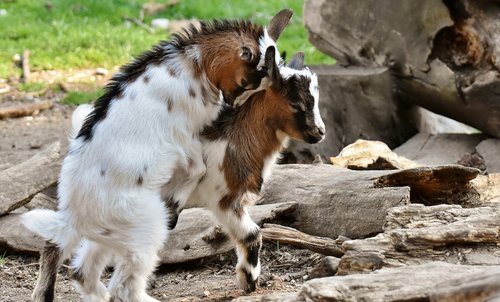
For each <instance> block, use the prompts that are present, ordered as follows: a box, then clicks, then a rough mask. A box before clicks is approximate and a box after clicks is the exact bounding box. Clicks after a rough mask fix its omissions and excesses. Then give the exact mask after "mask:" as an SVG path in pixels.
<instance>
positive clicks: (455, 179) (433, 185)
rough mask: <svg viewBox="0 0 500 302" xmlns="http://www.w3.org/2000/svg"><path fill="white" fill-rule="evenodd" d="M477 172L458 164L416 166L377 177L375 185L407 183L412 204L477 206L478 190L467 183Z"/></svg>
mask: <svg viewBox="0 0 500 302" xmlns="http://www.w3.org/2000/svg"><path fill="white" fill-rule="evenodd" d="M479 172H480V171H479V170H478V169H475V168H469V167H464V166H461V165H447V166H438V167H418V168H413V169H406V170H401V171H397V172H394V173H391V174H387V175H383V176H380V177H379V178H377V180H376V181H375V187H386V186H390V187H393V186H409V187H410V188H411V197H410V198H411V201H412V202H413V203H423V204H426V205H435V204H443V203H450V204H462V205H467V206H472V205H479V204H480V203H481V202H480V200H479V193H478V192H477V191H476V190H475V189H474V188H473V187H472V186H471V185H470V184H469V181H471V180H472V179H474V178H476V176H477V175H478V174H479Z"/></svg>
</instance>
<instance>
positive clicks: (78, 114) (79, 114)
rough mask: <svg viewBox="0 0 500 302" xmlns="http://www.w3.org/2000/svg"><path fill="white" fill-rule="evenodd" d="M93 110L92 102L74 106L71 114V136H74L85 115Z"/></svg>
mask: <svg viewBox="0 0 500 302" xmlns="http://www.w3.org/2000/svg"><path fill="white" fill-rule="evenodd" d="M93 110H94V106H93V105H92V104H83V105H80V106H78V107H76V109H75V111H73V114H72V115H71V136H70V137H71V138H74V137H76V135H77V134H78V132H79V131H80V129H81V128H82V125H83V123H84V122H85V119H86V118H87V116H88V115H89V114H90V113H91V112H92V111H93Z"/></svg>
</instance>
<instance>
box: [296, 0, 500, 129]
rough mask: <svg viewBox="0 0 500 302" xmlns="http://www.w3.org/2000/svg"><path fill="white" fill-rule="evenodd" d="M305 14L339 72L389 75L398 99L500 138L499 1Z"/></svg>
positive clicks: (336, 7) (339, 5)
mask: <svg viewBox="0 0 500 302" xmlns="http://www.w3.org/2000/svg"><path fill="white" fill-rule="evenodd" d="M395 11H397V12H398V13H397V14H395V13H394V12H395ZM303 13H304V21H305V25H306V27H307V28H308V30H309V32H310V35H309V36H310V40H311V42H312V43H313V44H314V45H315V46H316V47H318V48H319V49H320V50H321V51H323V52H325V53H326V54H330V55H332V57H334V58H335V59H337V61H338V64H340V65H343V66H362V67H372V68H376V67H387V68H389V69H390V71H391V74H392V76H393V79H394V81H395V86H396V89H394V92H395V94H396V96H397V97H398V98H400V99H402V100H404V101H406V102H411V103H414V104H417V105H419V106H422V107H424V108H426V109H429V110H431V111H433V112H435V113H439V114H441V115H445V116H447V117H450V118H452V119H455V120H457V121H460V122H463V123H465V124H468V125H470V126H473V127H474V128H476V129H479V130H481V132H483V133H486V134H488V135H490V136H493V137H496V138H500V119H499V118H498V116H500V102H498V101H497V100H498V85H499V84H500V76H499V75H500V71H499V70H500V68H499V66H500V62H499V60H496V59H495V58H498V57H500V44H499V43H498V41H500V30H499V29H500V25H499V23H498V22H497V18H498V15H499V14H500V7H499V6H498V5H497V1H474V0H456V1H433V0H412V1H399V2H397V1H393V2H390V4H389V3H385V4H384V5H381V4H380V1H377V0H369V1H363V2H362V3H357V2H350V3H349V4H346V3H345V2H344V1H339V0H333V1H332V0H307V1H305V3H304V12H303ZM361 21H362V22H361Z"/></svg>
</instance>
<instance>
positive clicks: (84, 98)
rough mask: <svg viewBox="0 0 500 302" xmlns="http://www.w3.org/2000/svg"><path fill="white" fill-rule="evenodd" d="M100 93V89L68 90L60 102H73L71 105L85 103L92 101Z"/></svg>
mask: <svg viewBox="0 0 500 302" xmlns="http://www.w3.org/2000/svg"><path fill="white" fill-rule="evenodd" d="M101 94H102V90H101V89H98V90H95V91H91V92H85V91H70V92H68V94H66V96H65V97H64V98H63V100H62V101H61V102H62V103H63V104H73V105H80V104H86V103H90V102H92V101H94V100H95V99H97V98H98V97H99V96H101Z"/></svg>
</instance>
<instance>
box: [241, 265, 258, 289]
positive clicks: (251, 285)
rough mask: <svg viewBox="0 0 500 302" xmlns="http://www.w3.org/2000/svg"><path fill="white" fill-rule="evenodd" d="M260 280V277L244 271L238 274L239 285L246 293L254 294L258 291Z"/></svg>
mask: <svg viewBox="0 0 500 302" xmlns="http://www.w3.org/2000/svg"><path fill="white" fill-rule="evenodd" d="M258 280H259V276H253V275H252V274H251V273H249V272H247V271H246V270H244V269H243V270H240V271H239V272H238V283H239V285H240V288H241V289H242V290H243V291H245V293H251V292H254V291H255V290H256V289H257V281H258Z"/></svg>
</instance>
